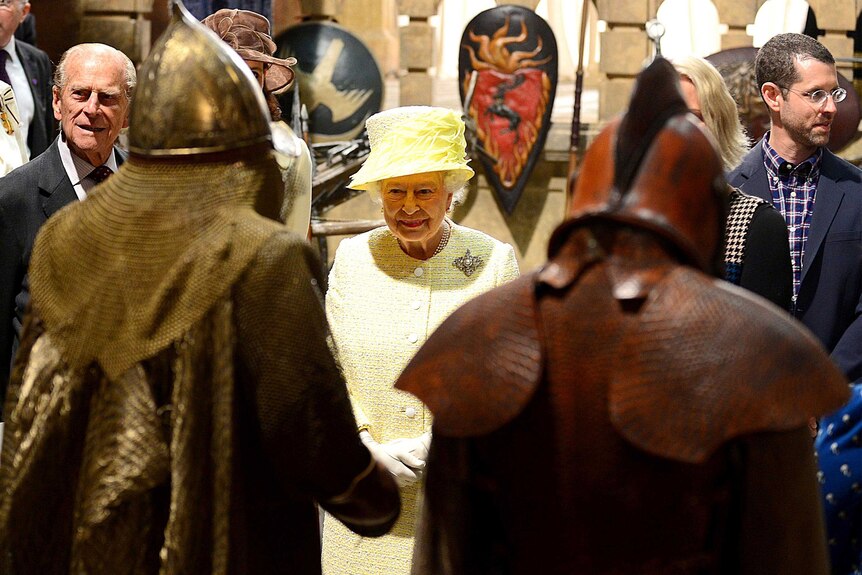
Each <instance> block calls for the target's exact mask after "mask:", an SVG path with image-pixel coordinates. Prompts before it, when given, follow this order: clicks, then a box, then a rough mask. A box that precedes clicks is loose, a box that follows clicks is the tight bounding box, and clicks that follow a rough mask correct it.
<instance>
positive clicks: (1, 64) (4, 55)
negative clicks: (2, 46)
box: [0, 50, 12, 86]
mask: <svg viewBox="0 0 862 575" xmlns="http://www.w3.org/2000/svg"><path fill="white" fill-rule="evenodd" d="M7 60H9V52H7V51H6V50H0V80H3V81H4V82H6V83H7V84H9V85H10V86H11V85H12V80H10V79H9V72H7V71H6V61H7Z"/></svg>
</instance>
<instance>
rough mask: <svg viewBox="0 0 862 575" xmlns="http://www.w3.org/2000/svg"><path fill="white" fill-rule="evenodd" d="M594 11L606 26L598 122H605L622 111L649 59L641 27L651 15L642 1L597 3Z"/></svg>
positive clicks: (647, 5) (648, 43) (627, 0)
mask: <svg viewBox="0 0 862 575" xmlns="http://www.w3.org/2000/svg"><path fill="white" fill-rule="evenodd" d="M596 8H597V9H598V15H599V20H604V21H605V22H606V23H607V29H606V30H605V31H604V32H602V34H601V50H602V57H601V60H600V62H599V71H600V72H602V73H603V74H604V75H605V77H604V78H603V79H602V82H601V92H600V94H599V120H609V119H610V118H612V117H613V116H615V115H616V114H618V113H620V112H621V111H622V110H624V109H625V107H626V105H627V104H628V101H629V97H630V96H631V91H632V88H633V87H634V78H635V76H636V75H637V74H638V73H639V72H640V71H641V70H642V69H643V65H644V62H645V61H646V60H647V58H649V57H650V56H651V55H652V47H651V44H650V41H649V39H648V38H647V35H646V29H645V27H644V25H645V23H646V21H647V20H649V18H650V17H652V16H654V14H651V13H650V9H649V3H648V2H647V1H646V0H597V1H596Z"/></svg>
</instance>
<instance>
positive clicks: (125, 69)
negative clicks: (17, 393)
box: [0, 8, 137, 397]
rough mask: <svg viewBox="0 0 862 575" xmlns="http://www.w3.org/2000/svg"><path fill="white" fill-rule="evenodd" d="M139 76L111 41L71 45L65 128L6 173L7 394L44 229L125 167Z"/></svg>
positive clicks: (0, 293)
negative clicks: (124, 132) (125, 138)
mask: <svg viewBox="0 0 862 575" xmlns="http://www.w3.org/2000/svg"><path fill="white" fill-rule="evenodd" d="M0 11H2V8H0ZM136 81H137V79H136V74H135V67H134V64H132V62H131V60H129V58H128V57H127V56H126V55H125V54H123V53H122V52H120V51H119V50H116V49H114V48H112V47H110V46H106V45H104V44H80V45H78V46H74V47H72V48H70V49H69V50H68V51H67V52H66V53H65V54H64V55H63V57H62V58H61V59H60V63H59V64H58V66H57V70H56V74H55V77H54V87H53V102H52V104H53V111H54V117H55V118H56V119H57V120H58V121H59V122H60V126H61V133H60V135H59V136H58V137H57V138H56V139H55V140H54V142H53V143H52V144H51V146H50V147H49V148H48V150H47V151H46V152H45V153H44V154H42V155H41V156H39V157H37V158H35V159H34V160H31V161H30V162H29V163H27V164H25V165H23V166H21V167H20V168H18V169H17V170H14V171H12V172H10V173H9V174H8V175H6V176H5V177H3V178H0V396H2V397H5V390H6V383H7V382H8V380H9V374H10V367H11V362H12V360H13V359H14V357H15V350H16V349H17V344H18V339H17V338H18V334H19V333H20V330H21V322H22V318H23V315H24V311H25V308H26V306H27V301H28V299H29V296H28V290H27V286H26V274H27V267H28V265H29V262H30V251H31V250H32V248H33V241H34V240H35V238H36V233H37V232H38V231H39V228H40V227H41V226H42V224H44V223H45V221H46V220H47V219H48V218H49V217H51V215H53V214H54V212H56V211H57V210H59V209H60V208H62V207H63V206H65V205H66V204H68V203H70V202H74V201H76V200H82V199H84V198H86V196H87V193H88V192H89V191H90V190H91V189H92V188H93V187H94V186H95V185H96V184H97V183H99V182H100V181H102V180H103V179H104V178H105V177H107V176H108V175H110V173H112V172H116V171H117V166H118V165H119V164H121V163H122V161H123V157H124V156H123V154H122V152H121V151H120V150H119V149H117V148H115V147H114V144H115V143H116V141H117V137H118V136H119V134H120V130H121V129H122V128H124V127H126V126H128V120H129V104H130V101H131V96H132V91H133V90H134V87H135V83H136ZM72 289H74V288H72Z"/></svg>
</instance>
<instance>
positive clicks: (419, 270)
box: [413, 268, 425, 278]
mask: <svg viewBox="0 0 862 575" xmlns="http://www.w3.org/2000/svg"><path fill="white" fill-rule="evenodd" d="M424 273H425V270H423V269H422V268H416V269H415V270H413V275H415V276H416V277H417V278H421V277H422V274H424Z"/></svg>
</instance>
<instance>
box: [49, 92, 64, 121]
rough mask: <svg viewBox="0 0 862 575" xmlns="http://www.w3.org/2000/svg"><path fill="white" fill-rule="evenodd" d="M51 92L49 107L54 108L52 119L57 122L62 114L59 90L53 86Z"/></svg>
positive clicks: (61, 117)
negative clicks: (51, 97) (51, 98)
mask: <svg viewBox="0 0 862 575" xmlns="http://www.w3.org/2000/svg"><path fill="white" fill-rule="evenodd" d="M51 93H52V94H53V100H52V101H51V107H52V108H53V109H54V119H55V120H57V121H58V122H59V121H61V120H62V119H63V115H62V114H61V113H60V90H58V89H57V86H53V87H52V88H51Z"/></svg>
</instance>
